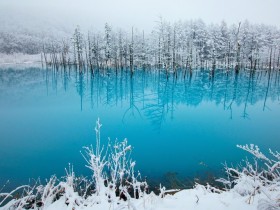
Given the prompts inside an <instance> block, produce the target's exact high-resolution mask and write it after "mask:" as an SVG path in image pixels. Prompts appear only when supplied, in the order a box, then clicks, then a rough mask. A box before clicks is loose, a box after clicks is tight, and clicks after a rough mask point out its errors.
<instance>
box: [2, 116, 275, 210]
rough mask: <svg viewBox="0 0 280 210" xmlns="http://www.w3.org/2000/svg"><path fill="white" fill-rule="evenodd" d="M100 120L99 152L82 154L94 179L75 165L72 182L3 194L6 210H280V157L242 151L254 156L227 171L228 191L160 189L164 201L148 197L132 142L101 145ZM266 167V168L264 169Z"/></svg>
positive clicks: (87, 149) (96, 149) (70, 175)
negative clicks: (133, 156) (78, 172)
mask: <svg viewBox="0 0 280 210" xmlns="http://www.w3.org/2000/svg"><path fill="white" fill-rule="evenodd" d="M100 128H101V124H100V122H99V120H98V121H97V123H96V127H95V131H96V144H95V147H93V146H89V147H84V152H81V154H82V156H83V157H84V159H85V161H86V167H87V168H89V169H90V170H91V172H92V176H91V177H90V178H89V179H88V178H84V177H76V176H75V173H74V170H73V167H72V166H71V165H70V164H69V167H68V169H66V176H65V177H62V178H61V179H58V178H56V177H55V176H52V177H51V178H50V179H49V180H48V181H47V183H46V184H41V183H40V181H37V182H36V184H34V185H30V186H29V185H28V186H20V187H18V188H17V189H15V190H14V191H12V192H10V193H3V192H1V191H0V210H15V209H41V210H43V209H44V210H57V209H60V210H64V209H67V210H68V209H69V210H82V209H83V210H104V209H110V210H121V209H133V210H146V209H149V210H152V209H153V210H170V209H176V210H193V209H197V210H217V209H225V210H227V209H228V210H243V209H244V210H253V209H260V210H266V209H267V210H269V209H270V210H272V209H280V153H278V152H273V151H271V150H270V151H269V153H270V156H269V157H271V158H268V156H266V155H264V154H263V153H262V152H261V151H260V149H259V148H258V147H257V146H255V145H252V144H251V145H245V146H241V145H238V146H237V147H238V148H240V149H242V150H244V151H247V152H248V153H250V154H251V155H253V157H254V159H252V161H249V160H248V159H246V160H245V161H244V165H243V166H239V167H236V168H233V167H227V166H225V173H226V175H227V176H226V177H227V178H226V179H225V178H220V179H219V180H217V181H219V182H221V183H222V184H223V185H224V188H223V189H217V188H215V187H213V186H210V185H206V186H203V185H200V184H196V185H195V186H194V187H193V189H185V190H182V191H177V190H166V189H165V187H162V186H161V185H159V189H160V193H159V195H156V194H154V193H153V192H151V193H148V183H147V182H146V181H145V180H142V179H141V174H140V173H139V172H136V171H135V170H134V167H135V164H136V162H135V161H133V160H131V158H130V152H131V148H132V147H131V146H130V145H128V142H127V140H126V139H125V140H123V141H122V142H118V141H117V140H116V141H115V142H110V141H109V143H108V146H107V147H104V146H102V145H101V144H100ZM259 162H262V164H263V167H260V164H259Z"/></svg>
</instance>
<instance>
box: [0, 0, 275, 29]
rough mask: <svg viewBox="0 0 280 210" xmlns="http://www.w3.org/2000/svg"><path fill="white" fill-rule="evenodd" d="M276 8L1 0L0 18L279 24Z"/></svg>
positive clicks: (200, 0)
mask: <svg viewBox="0 0 280 210" xmlns="http://www.w3.org/2000/svg"><path fill="white" fill-rule="evenodd" d="M279 9H280V0H234V1H233V0H232V1H228V0H208V1H206V0H141V1H140V0H0V20H1V21H2V23H3V22H4V23H6V24H7V23H13V22H17V21H19V22H21V23H22V24H23V25H24V24H26V25H28V24H32V22H36V23H37V24H40V23H45V22H46V21H47V22H48V23H52V24H57V25H64V26H72V27H74V26H76V25H77V24H79V25H81V26H82V27H85V28H87V29H92V28H93V29H94V28H97V29H101V28H103V26H104V23H105V22H108V23H110V24H111V25H112V26H114V27H121V28H125V29H127V28H130V27H131V26H134V27H137V28H139V29H145V30H151V29H152V27H153V26H154V25H155V21H157V20H158V19H159V18H158V17H159V16H162V17H163V18H164V19H165V20H168V21H170V22H173V21H176V20H180V19H181V20H187V19H198V18H201V19H202V20H204V21H205V22H206V23H220V22H221V21H222V20H225V21H226V22H227V23H229V24H232V23H238V22H239V21H242V20H245V19H248V20H249V21H250V22H254V23H265V24H271V25H276V26H278V27H279V26H280V11H279ZM24 20H26V21H24ZM2 23H1V24H2ZM1 24H0V27H1Z"/></svg>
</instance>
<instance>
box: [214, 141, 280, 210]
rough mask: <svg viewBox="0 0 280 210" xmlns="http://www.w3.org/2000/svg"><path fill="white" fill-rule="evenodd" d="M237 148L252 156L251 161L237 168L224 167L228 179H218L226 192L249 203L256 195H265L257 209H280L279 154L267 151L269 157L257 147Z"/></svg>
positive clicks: (240, 146) (246, 161)
mask: <svg viewBox="0 0 280 210" xmlns="http://www.w3.org/2000/svg"><path fill="white" fill-rule="evenodd" d="M237 147H238V148H240V149H242V150H244V151H247V152H249V153H250V154H252V155H253V161H249V160H248V159H246V160H244V164H242V165H240V166H238V167H237V168H233V167H228V166H226V167H225V169H226V174H227V177H228V179H227V180H226V179H219V180H217V181H220V182H222V183H223V184H224V185H225V186H226V189H227V190H230V191H234V192H237V193H238V194H240V195H242V196H247V197H248V199H247V203H249V204H250V203H251V202H252V200H253V199H254V197H255V196H256V195H257V194H263V195H265V197H266V199H261V200H260V202H259V209H275V208H280V154H279V152H273V151H271V150H269V156H270V157H268V156H266V155H264V154H263V153H262V152H261V151H260V149H259V147H258V146H256V145H253V144H250V145H244V146H242V145H237Z"/></svg>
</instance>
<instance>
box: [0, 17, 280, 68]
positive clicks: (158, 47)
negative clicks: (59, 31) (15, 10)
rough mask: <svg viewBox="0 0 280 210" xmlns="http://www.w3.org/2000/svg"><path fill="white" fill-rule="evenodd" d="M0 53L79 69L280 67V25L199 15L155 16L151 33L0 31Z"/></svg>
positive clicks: (111, 30) (106, 26)
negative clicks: (29, 56) (183, 18)
mask: <svg viewBox="0 0 280 210" xmlns="http://www.w3.org/2000/svg"><path fill="white" fill-rule="evenodd" d="M0 43H1V44H0V52H1V53H7V54H10V53H18V52H21V53H27V54H38V53H41V57H42V61H43V62H44V63H46V64H48V65H53V66H61V65H62V66H64V67H66V66H75V67H76V68H77V69H80V70H81V71H82V69H84V68H89V69H91V70H92V71H94V70H95V69H106V68H115V69H124V68H127V69H130V71H131V73H133V72H134V70H136V69H139V68H143V69H148V68H159V69H164V70H166V71H167V72H174V73H176V71H177V70H178V69H188V70H190V71H192V69H196V68H207V69H212V70H214V69H217V68H218V69H219V68H221V69H234V70H235V71H236V72H238V71H239V70H240V69H245V68H248V69H253V70H255V69H279V68H280V30H279V29H278V28H277V27H273V26H269V25H263V24H251V23H249V22H248V21H244V22H240V23H237V24H233V25H230V26H228V25H227V23H226V22H224V21H223V22H221V23H220V24H210V25H207V24H205V23H204V22H203V21H202V20H192V21H185V22H182V21H178V22H175V23H173V24H171V23H169V22H167V21H165V20H163V19H161V18H160V19H159V20H158V22H157V24H156V25H155V27H154V30H153V31H152V32H150V33H148V34H147V33H145V31H139V30H137V29H136V28H131V30H130V31H124V30H121V29H118V30H113V28H112V27H111V26H110V25H109V24H105V27H104V30H103V31H89V32H87V33H83V32H82V30H81V29H80V27H79V26H77V28H76V29H75V31H73V33H72V34H70V35H69V36H68V37H65V38H55V36H52V37H49V38H48V39H46V37H40V36H38V35H37V36H33V35H32V34H24V35H22V34H21V35H16V34H15V35H12V34H8V33H5V32H1V33H0Z"/></svg>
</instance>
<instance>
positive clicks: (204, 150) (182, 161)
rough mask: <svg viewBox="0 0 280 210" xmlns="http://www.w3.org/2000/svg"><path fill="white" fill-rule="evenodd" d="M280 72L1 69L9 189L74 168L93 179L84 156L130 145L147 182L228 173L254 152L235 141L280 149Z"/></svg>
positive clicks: (3, 160) (0, 127) (2, 140)
mask: <svg viewBox="0 0 280 210" xmlns="http://www.w3.org/2000/svg"><path fill="white" fill-rule="evenodd" d="M279 73H280V72H272V73H270V74H269V72H267V71H256V72H255V73H254V74H251V73H250V72H249V71H242V72H241V73H239V74H238V75H235V74H234V73H226V71H222V70H217V71H216V73H215V75H214V77H212V76H210V73H209V71H206V70H197V71H193V73H192V75H190V74H189V73H188V74H186V76H185V77H184V76H183V74H182V75H181V74H179V75H178V77H177V78H173V77H172V75H171V76H170V77H169V79H168V80H167V79H166V76H165V75H164V74H163V73H159V72H158V71H156V70H154V71H150V70H149V71H140V70H139V71H136V73H135V74H134V76H133V77H130V74H129V73H127V72H126V71H119V72H118V73H117V74H116V72H115V71H114V70H111V71H109V72H108V73H107V72H106V73H105V74H104V72H103V71H101V72H99V73H95V74H94V76H92V75H91V74H90V72H88V71H86V72H85V73H83V74H80V73H79V72H78V71H76V70H74V69H66V70H63V69H60V70H53V69H45V68H41V67H32V68H30V67H22V66H21V67H13V68H10V67H9V68H7V67H5V68H2V69H0V185H3V184H4V183H5V182H6V181H7V180H10V186H14V185H19V184H24V183H28V182H29V179H30V178H38V177H40V178H41V179H44V178H49V177H50V176H51V175H53V174H56V175H57V176H63V175H64V174H65V170H64V168H65V167H67V166H68V163H73V165H74V170H75V171H76V174H77V175H89V173H90V172H89V170H88V169H87V168H86V167H85V160H84V159H83V157H82V155H81V154H80V151H82V150H83V146H87V145H90V144H94V143H95V133H94V126H95V121H96V119H97V118H98V117H99V118H100V120H101V123H102V125H103V126H102V130H101V136H102V143H103V144H104V145H106V144H107V142H108V137H109V138H110V139H111V140H115V139H116V138H118V139H119V140H122V139H124V138H127V139H128V142H129V144H131V145H132V146H133V152H132V157H133V159H135V160H136V164H137V169H139V170H140V171H141V173H142V176H147V177H148V180H149V179H150V180H157V181H158V182H161V181H162V180H163V179H164V177H165V176H166V174H168V173H169V174H170V173H176V174H178V176H179V177H182V178H183V179H190V180H191V179H193V178H194V177H206V176H208V175H209V174H212V175H213V176H216V177H218V176H220V175H222V174H223V165H222V163H225V162H227V163H228V164H231V163H232V164H237V163H239V162H240V161H241V160H242V159H243V158H244V157H245V156H246V155H247V153H246V152H244V151H241V150H240V149H238V148H236V144H250V143H253V144H257V145H259V147H260V148H261V149H262V150H263V151H265V152H266V150H267V149H268V148H271V149H273V150H277V149H278V150H279V146H280V144H279V140H280V132H279V125H280V85H279V82H280V74H279Z"/></svg>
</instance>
